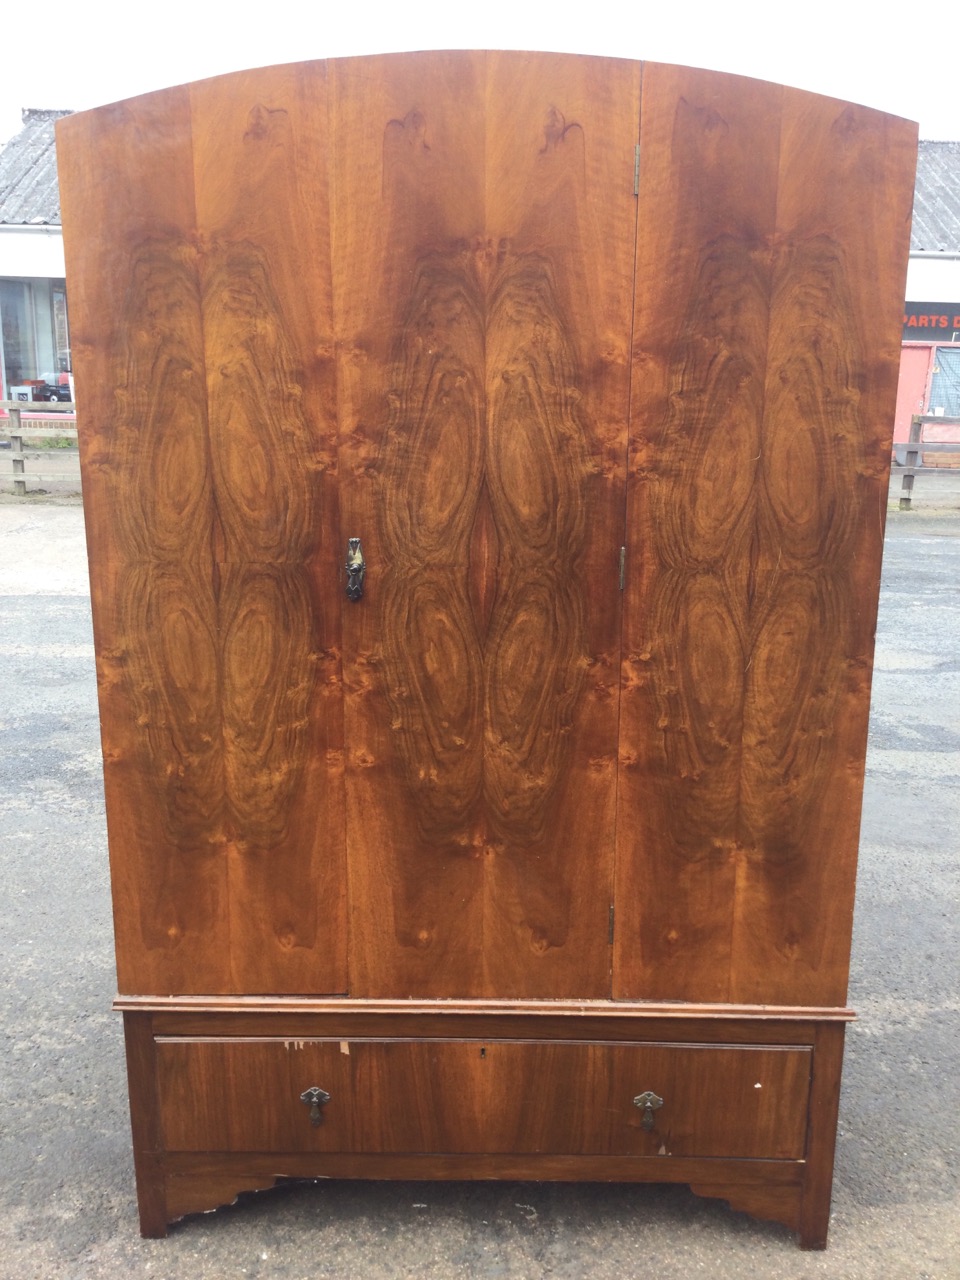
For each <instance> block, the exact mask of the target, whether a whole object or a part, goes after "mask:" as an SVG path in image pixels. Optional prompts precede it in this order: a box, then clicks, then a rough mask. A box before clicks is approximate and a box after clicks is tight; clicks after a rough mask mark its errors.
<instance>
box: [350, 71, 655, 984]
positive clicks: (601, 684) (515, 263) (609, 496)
mask: <svg viewBox="0 0 960 1280" xmlns="http://www.w3.org/2000/svg"><path fill="white" fill-rule="evenodd" d="M639 78H640V71H639V67H638V66H637V65H636V64H633V65H631V64H627V63H621V62H616V61H608V60H602V59H590V58H555V57H549V56H545V55H528V54H484V53H470V54H467V53H457V54H440V53H438V54H421V55H417V56H403V57H384V58H379V59H363V60H362V62H353V61H351V60H344V61H341V62H338V63H336V64H334V66H333V80H332V85H331V88H332V97H331V102H332V105H333V115H332V119H334V120H335V121H336V137H337V145H336V165H335V172H334V177H333V192H334V204H333V221H332V225H333V261H334V265H335V275H334V299H335V308H336V314H337V322H338V342H339V351H340V363H339V412H340V480H341V509H342V521H341V543H342V548H343V553H344V554H346V550H347V543H348V539H351V538H359V539H360V544H361V549H362V553H363V556H364V559H365V565H366V569H365V581H364V588H363V596H362V598H361V599H358V600H355V601H353V602H350V603H348V604H346V605H345V612H344V633H343V634H344V650H343V653H344V680H345V689H346V699H345V723H346V729H345V732H346V755H345V762H346V771H347V822H348V846H349V868H350V871H349V874H350V924H351V942H350V979H351V980H350V989H351V991H352V992H353V993H354V994H381V995H413V994H416V995H421V996H447V995H464V996H471V995H472V996H481V995H493V994H497V995H500V996H524V995H541V996H572V995H583V996H603V995H608V994H609V990H610V949H609V948H610V944H609V911H610V903H611V900H612V899H611V893H612V869H613V831H614V802H615V784H616V750H617V698H618V689H617V680H618V665H619V622H620V593H619V587H618V556H619V548H620V546H621V543H622V529H623V511H624V500H625V499H624V482H625V445H626V417H627V397H628V370H629V332H630V316H631V295H632V287H633V254H634V227H635V219H636V202H635V199H634V196H633V156H634V144H635V141H636V130H637V115H638V110H639Z"/></svg>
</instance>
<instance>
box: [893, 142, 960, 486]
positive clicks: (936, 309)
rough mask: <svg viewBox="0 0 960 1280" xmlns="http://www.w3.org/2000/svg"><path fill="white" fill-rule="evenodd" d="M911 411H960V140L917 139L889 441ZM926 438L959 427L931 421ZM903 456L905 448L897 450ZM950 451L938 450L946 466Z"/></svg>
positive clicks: (947, 414) (905, 431) (900, 432)
mask: <svg viewBox="0 0 960 1280" xmlns="http://www.w3.org/2000/svg"><path fill="white" fill-rule="evenodd" d="M916 413H919V414H933V415H934V416H936V417H944V418H960V142H921V143H920V154H919V157H918V162H917V185H916V190H915V194H914V201H913V231H912V233H911V237H910V266H909V269H908V271H907V300H906V304H905V306H904V313H903V350H902V354H901V357H900V385H899V387H898V389H897V414H896V421H895V424H894V443H895V444H896V445H901V444H902V442H903V441H905V440H907V439H908V436H909V432H910V419H911V418H912V416H913V415H914V414H916ZM923 434H924V439H925V440H928V441H931V442H932V441H936V440H956V439H958V438H960V437H958V433H957V428H956V427H950V426H948V425H947V424H946V423H945V424H944V426H943V427H942V428H938V427H937V426H935V425H930V424H928V425H927V426H926V427H925V428H924V433H923ZM897 453H898V454H900V455H901V456H902V453H903V450H902V449H901V448H898V449H897ZM956 457H957V455H955V454H941V455H939V456H938V463H939V465H941V466H943V465H945V464H947V463H948V462H949V461H952V460H953V459H955V458H956Z"/></svg>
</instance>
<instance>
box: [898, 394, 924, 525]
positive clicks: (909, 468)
mask: <svg viewBox="0 0 960 1280" xmlns="http://www.w3.org/2000/svg"><path fill="white" fill-rule="evenodd" d="M920 428H921V423H920V415H919V414H916V413H915V414H914V415H913V417H912V418H911V419H910V440H909V443H908V445H907V453H906V457H905V458H904V460H903V465H904V472H903V484H902V486H901V488H900V510H901V511H909V510H910V499H911V497H912V495H913V480H914V474H915V473H914V470H913V468H914V467H916V466H917V460H918V459H919V457H920Z"/></svg>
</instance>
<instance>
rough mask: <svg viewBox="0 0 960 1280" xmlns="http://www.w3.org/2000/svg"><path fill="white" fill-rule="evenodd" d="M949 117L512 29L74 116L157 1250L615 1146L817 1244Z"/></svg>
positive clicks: (655, 1171) (627, 1174)
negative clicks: (345, 1200) (647, 1126)
mask: <svg viewBox="0 0 960 1280" xmlns="http://www.w3.org/2000/svg"><path fill="white" fill-rule="evenodd" d="M915 136H916V134H915V129H914V128H913V126H911V125H909V124H907V123H906V122H904V121H899V120H894V119H892V118H890V117H885V116H881V115H879V114H878V113H876V112H872V111H868V110H866V109H862V108H857V107H851V106H849V105H848V104H844V103H838V102H834V101H832V100H830V99H824V98H817V97H814V96H811V95H806V94H802V93H800V92H798V91H794V90H785V89H781V88H779V87H777V86H773V85H768V84H762V83H759V82H755V81H744V80H740V79H737V78H735V77H728V76H722V75H718V74H716V73H708V72H697V71H691V70H688V69H684V68H674V67H664V66H658V65H656V64H646V65H644V66H643V67H641V65H640V64H637V63H627V62H621V61H616V60H607V59H592V58H577V57H569V56H555V55H541V54H513V53H427V54H416V55H402V56H399V55H398V56H387V57H380V58H364V59H343V60H337V61H331V62H329V63H304V64H300V65H294V66H290V67H278V68H268V69H265V70H262V71H255V72H243V73H240V74H238V75H235V76H228V77H222V78H220V79H217V80H213V81H207V82H204V83H201V84H197V85H193V86H189V87H186V88H182V89H173V90H168V91H165V92H163V93H160V94H153V95H148V96H146V97H144V98H140V99H136V100H134V101H132V102H129V103H121V104H118V105H116V106H113V107H109V108H103V109H102V110H99V111H96V112H91V113H86V114H82V115H79V116H74V117H68V118H66V119H64V120H62V121H60V122H59V125H58V137H59V140H60V142H61V144H62V145H61V150H60V157H59V168H60V175H61V182H62V186H63V200H62V207H63V213H64V225H65V243H66V251H67V270H68V276H69V280H70V302H71V326H72V329H73V334H74V355H75V361H76V368H77V380H78V395H79V396H80V399H81V405H82V409H83V413H82V417H81V424H80V425H81V460H82V466H83V477H84V493H85V514H86V519H87V526H88V544H89V550H90V563H91V583H92V598H93V608H94V626H95V640H96V649H97V660H98V674H99V680H100V698H101V719H102V733H103V746H104V760H105V775H106V788H107V811H108V822H109V835H110V849H111V868H112V877H113V888H114V901H115V913H116V932H117V955H118V972H119V981H120V989H121V991H123V992H124V993H125V997H124V998H122V999H121V1000H120V1001H119V1002H118V1007H121V1008H122V1009H123V1010H124V1020H125V1025H126V1030H127V1040H128V1070H129V1076H130V1098H131V1113H132V1118H133V1132H134V1147H135V1164H136V1171H137V1182H138V1194H139V1199H140V1212H141V1225H142V1230H143V1231H144V1233H145V1234H148V1235H162V1234H163V1233H164V1232H165V1230H166V1224H167V1223H168V1222H169V1221H170V1220H171V1219H172V1218H174V1217H176V1216H178V1215H179V1214H182V1213H187V1212H193V1211H198V1210H201V1209H207V1208H212V1207H215V1206H216V1205H217V1204H220V1203H223V1202H224V1200H226V1199H229V1198H232V1196H233V1195H235V1194H236V1193H237V1192H238V1191H241V1190H244V1189H253V1188H257V1187H264V1186H269V1185H270V1184H271V1183H272V1182H273V1181H274V1180H275V1179H276V1178H277V1177H279V1176H307V1177H319V1176H345V1177H366V1176H376V1177H535V1178H541V1177H542V1178H577V1177H583V1178H599V1179H617V1178H623V1179H627V1180H636V1181H656V1180H666V1181H679V1182H689V1183H691V1184H692V1185H693V1186H694V1187H695V1188H696V1189H697V1190H698V1191H700V1192H701V1194H704V1195H710V1196H719V1197H722V1198H725V1199H728V1200H730V1202H731V1203H732V1204H734V1205H735V1206H737V1207H742V1208H745V1209H747V1210H748V1211H750V1212H752V1213H755V1214H756V1215H758V1216H761V1217H769V1218H771V1219H773V1220H776V1221H779V1222H782V1223H784V1224H786V1225H788V1226H789V1227H791V1228H792V1229H796V1230H798V1231H799V1233H800V1237H801V1241H802V1242H803V1243H804V1244H805V1245H807V1246H808V1247H818V1248H819V1247H823V1244H824V1243H825V1240H826V1231H827V1224H828V1220H829V1206H830V1185H831V1177H832V1167H833V1147H834V1141H835V1133H836V1116H837V1101H838V1096H839V1086H840V1067H841V1057H842V1043H843V1023H844V1021H845V1020H846V1019H848V1018H849V1017H850V1016H851V1015H850V1011H849V1010H847V1009H845V1008H844V1007H843V1006H844V1001H845V992H846V975H847V965H848V956H849V938H850V925H851V916H852V905H853V880H854V871H855V862H856V844H857V835H858V823H859V805H860V793H861V787H862V774H863V757H864V746H865V738H866V724H867V713H868V699H869V682H870V668H871V661H872V643H873V628H874V622H875V611H876V600H877V594H878V586H879V568H880V550H881V544H882V534H883V510H884V496H885V484H886V475H887V468H888V465H889V435H890V424H891V423H892V420H893V405H894V392H895V383H896V371H897V353H898V350H899V331H900V330H899V318H900V304H901V301H902V292H903V283H904V268H905V262H906V249H907V235H908V219H909V212H910V196H911V194H912V180H913V161H914V154H915ZM638 139H639V144H640V159H639V171H640V177H639V191H638V194H636V195H635V193H634V158H635V147H636V144H637V141H638ZM349 538H360V539H361V541H362V547H363V553H364V556H365V559H366V565H367V572H366V581H365V591H364V595H363V598H362V599H361V600H359V601H349V600H348V599H347V597H346V594H345V591H344V586H345V575H344V560H345V556H346V551H347V540H348V539H349ZM621 547H625V548H626V561H625V569H624V575H623V580H622V582H621V581H620V572H619V552H620V548H621ZM611 997H612V998H611ZM321 1076H322V1077H323V1078H322V1079H321V1078H320V1077H321ZM315 1077H316V1078H315ZM313 1084H316V1085H319V1086H320V1087H323V1088H327V1089H328V1090H329V1091H330V1092H331V1094H332V1095H334V1100H333V1101H332V1102H331V1104H330V1108H329V1110H328V1112H327V1114H326V1116H325V1119H324V1121H323V1124H322V1125H321V1126H320V1127H319V1128H318V1129H314V1128H313V1127H312V1126H311V1125H310V1123H309V1116H308V1114H307V1109H306V1107H305V1106H304V1104H302V1103H301V1102H300V1100H299V1095H300V1093H301V1092H302V1091H303V1089H305V1088H307V1087H309V1086H310V1085H313ZM647 1089H650V1090H653V1091H654V1092H656V1093H658V1094H661V1096H663V1097H664V1107H663V1109H662V1110H661V1111H660V1112H658V1113H657V1115H656V1118H655V1124H654V1128H653V1130H652V1131H650V1132H647V1131H645V1130H644V1129H643V1128H642V1124H641V1119H642V1115H641V1112H640V1111H639V1110H638V1109H637V1108H635V1107H634V1106H633V1102H632V1099H633V1097H634V1096H636V1095H637V1094H639V1093H642V1092H643V1091H644V1090H647ZM344 1100H347V1101H348V1102H349V1106H345V1105H344Z"/></svg>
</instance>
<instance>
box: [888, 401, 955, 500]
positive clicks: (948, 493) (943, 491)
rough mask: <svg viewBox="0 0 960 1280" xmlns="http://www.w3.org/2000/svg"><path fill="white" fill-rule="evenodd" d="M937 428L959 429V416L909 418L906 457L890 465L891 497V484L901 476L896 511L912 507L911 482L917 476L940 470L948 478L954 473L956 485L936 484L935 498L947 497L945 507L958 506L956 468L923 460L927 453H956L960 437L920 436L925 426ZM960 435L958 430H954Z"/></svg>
mask: <svg viewBox="0 0 960 1280" xmlns="http://www.w3.org/2000/svg"><path fill="white" fill-rule="evenodd" d="M934 425H935V426H937V427H957V428H960V418H943V417H938V416H937V415H934V414H919V413H917V414H914V416H913V417H912V418H911V419H910V438H909V440H908V442H907V448H906V456H905V457H904V460H903V465H902V466H901V465H900V464H899V463H897V462H896V461H895V462H894V465H893V471H892V472H891V475H890V490H891V496H893V483H894V480H895V479H896V477H897V476H898V475H899V476H900V477H901V483H900V510H901V511H911V510H912V509H913V497H914V494H913V482H914V479H915V478H916V477H917V476H922V475H937V476H939V475H940V474H941V473H944V474H946V475H948V476H950V477H951V478H952V477H954V476H956V478H957V485H956V487H951V488H946V487H943V486H941V485H939V484H938V485H937V497H938V499H940V500H941V501H942V499H943V498H945V497H949V498H950V499H951V501H949V502H947V503H945V504H944V505H946V506H955V505H956V506H960V468H957V467H956V466H951V467H937V466H931V465H930V464H929V463H928V462H927V456H928V455H929V454H947V453H960V438H958V439H957V440H956V441H942V440H937V441H928V440H924V438H923V429H924V427H926V426H934ZM957 434H958V437H960V430H958V433H957Z"/></svg>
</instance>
